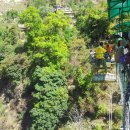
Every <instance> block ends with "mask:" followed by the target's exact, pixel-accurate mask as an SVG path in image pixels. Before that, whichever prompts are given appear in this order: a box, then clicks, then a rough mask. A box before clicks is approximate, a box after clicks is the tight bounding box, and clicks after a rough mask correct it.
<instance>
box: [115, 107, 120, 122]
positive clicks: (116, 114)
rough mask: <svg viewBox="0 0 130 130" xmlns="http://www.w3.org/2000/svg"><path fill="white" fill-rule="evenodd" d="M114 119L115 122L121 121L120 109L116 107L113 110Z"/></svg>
mask: <svg viewBox="0 0 130 130" xmlns="http://www.w3.org/2000/svg"><path fill="white" fill-rule="evenodd" d="M114 119H115V120H121V119H122V108H120V107H116V109H115V110H114Z"/></svg>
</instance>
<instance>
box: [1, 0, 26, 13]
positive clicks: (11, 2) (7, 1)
mask: <svg viewBox="0 0 130 130" xmlns="http://www.w3.org/2000/svg"><path fill="white" fill-rule="evenodd" d="M27 3H28V0H0V7H1V8H0V13H2V14H3V13H5V12H6V11H8V10H11V9H14V10H17V11H21V10H24V9H25V8H26V7H27Z"/></svg>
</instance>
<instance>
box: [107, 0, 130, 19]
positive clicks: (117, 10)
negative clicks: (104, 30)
mask: <svg viewBox="0 0 130 130" xmlns="http://www.w3.org/2000/svg"><path fill="white" fill-rule="evenodd" d="M108 12H109V19H110V20H111V19H113V18H114V17H116V16H120V15H121V14H123V13H128V12H130V0H108Z"/></svg>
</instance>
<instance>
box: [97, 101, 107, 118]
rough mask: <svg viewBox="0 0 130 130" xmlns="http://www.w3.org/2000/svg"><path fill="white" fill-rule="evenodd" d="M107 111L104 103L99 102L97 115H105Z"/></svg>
mask: <svg viewBox="0 0 130 130" xmlns="http://www.w3.org/2000/svg"><path fill="white" fill-rule="evenodd" d="M107 113H108V108H107V106H106V104H104V103H100V104H99V105H98V111H97V117H101V116H106V115H107Z"/></svg>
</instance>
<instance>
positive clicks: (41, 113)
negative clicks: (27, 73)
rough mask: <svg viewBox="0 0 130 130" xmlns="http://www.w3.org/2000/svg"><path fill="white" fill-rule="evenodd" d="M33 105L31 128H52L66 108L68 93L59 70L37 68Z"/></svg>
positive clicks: (38, 129)
mask: <svg viewBox="0 0 130 130" xmlns="http://www.w3.org/2000/svg"><path fill="white" fill-rule="evenodd" d="M33 78H34V81H37V83H36V84H35V92H34V94H33V98H34V106H33V108H32V110H31V117H32V127H31V129H32V130H46V129H49V130H54V128H56V126H57V124H58V122H59V119H60V118H61V117H62V116H63V114H64V112H65V110H66V109H67V100H68V94H67V89H66V82H65V79H64V77H63V74H62V73H61V71H57V70H54V69H52V68H50V67H45V68H43V69H42V68H39V67H38V68H37V69H36V71H35V73H34V75H33Z"/></svg>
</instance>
